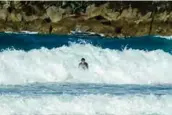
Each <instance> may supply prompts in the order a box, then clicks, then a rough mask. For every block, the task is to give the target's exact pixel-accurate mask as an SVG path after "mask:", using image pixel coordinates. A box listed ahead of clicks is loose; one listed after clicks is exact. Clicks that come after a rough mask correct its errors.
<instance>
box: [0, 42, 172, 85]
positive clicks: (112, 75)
mask: <svg viewBox="0 0 172 115" xmlns="http://www.w3.org/2000/svg"><path fill="white" fill-rule="evenodd" d="M81 57H85V58H86V60H87V61H88V63H89V66H90V68H89V70H88V71H82V70H79V69H78V63H79V61H80V59H81ZM171 68H172V56H171V55H170V54H168V53H165V52H164V51H162V50H155V51H151V52H146V51H141V50H132V49H127V50H124V51H122V52H121V51H118V50H110V49H102V48H99V47H95V46H92V45H90V44H87V45H81V44H73V45H71V46H69V47H66V46H63V47H60V48H54V49H51V50H49V49H46V48H41V49H39V50H38V49H37V50H31V51H29V52H25V51H22V50H5V51H3V52H0V75H1V77H0V84H25V83H33V82H74V83H112V84H150V83H153V84H159V83H172V77H171V76H172V71H171Z"/></svg>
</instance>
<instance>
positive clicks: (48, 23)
mask: <svg viewBox="0 0 172 115" xmlns="http://www.w3.org/2000/svg"><path fill="white" fill-rule="evenodd" d="M0 22H1V23H0V31H1V32H4V31H14V32H19V31H38V32H39V33H58V34H66V33H70V31H71V30H75V29H80V30H82V31H84V32H96V33H103V34H105V35H106V36H115V37H121V36H125V37H128V36H143V35H155V34H156V35H172V29H171V27H172V4H171V2H165V1H163V2H162V1H134V2H131V1H126V2H123V1H113V2H112V1H111V2H105V1H103V2H98V1H97V2H96V1H94V2H92V1H73V2H70V1H56V2H55V1H51V2H48V1H46V2H45V1H1V2H0Z"/></svg>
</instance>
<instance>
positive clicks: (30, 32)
mask: <svg viewBox="0 0 172 115" xmlns="http://www.w3.org/2000/svg"><path fill="white" fill-rule="evenodd" d="M5 33H13V34H20V33H25V34H38V32H32V31H21V32H12V31H5Z"/></svg>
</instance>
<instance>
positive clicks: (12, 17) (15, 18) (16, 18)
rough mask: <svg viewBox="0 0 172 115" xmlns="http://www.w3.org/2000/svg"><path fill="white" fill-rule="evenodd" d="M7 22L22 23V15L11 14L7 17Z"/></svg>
mask: <svg viewBox="0 0 172 115" xmlns="http://www.w3.org/2000/svg"><path fill="white" fill-rule="evenodd" d="M7 20H8V21H12V22H20V21H22V15H21V14H20V13H15V12H12V13H10V14H9V15H8V19H7Z"/></svg>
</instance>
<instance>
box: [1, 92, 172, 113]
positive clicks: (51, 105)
mask: <svg viewBox="0 0 172 115" xmlns="http://www.w3.org/2000/svg"><path fill="white" fill-rule="evenodd" d="M0 98H1V100H0V111H1V115H52V114H53V115H54V114H55V115H171V114H172V109H171V108H172V103H171V102H172V96H169V95H165V96H160V97H156V96H154V95H147V96H108V95H86V96H69V95H63V96H39V97H29V96H26V97H20V96H0Z"/></svg>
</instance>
